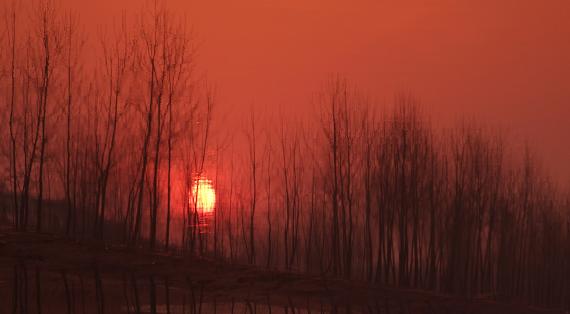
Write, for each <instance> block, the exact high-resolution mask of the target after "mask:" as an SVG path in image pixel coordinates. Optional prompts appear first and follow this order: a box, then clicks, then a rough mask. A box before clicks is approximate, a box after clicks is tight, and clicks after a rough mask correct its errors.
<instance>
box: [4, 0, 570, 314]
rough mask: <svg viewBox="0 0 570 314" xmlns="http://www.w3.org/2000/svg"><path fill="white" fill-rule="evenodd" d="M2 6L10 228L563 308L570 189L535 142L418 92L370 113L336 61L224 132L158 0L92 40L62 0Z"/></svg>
mask: <svg viewBox="0 0 570 314" xmlns="http://www.w3.org/2000/svg"><path fill="white" fill-rule="evenodd" d="M2 9H3V12H2V25H3V27H2V28H1V29H0V40H1V45H0V47H2V50H1V53H0V62H1V63H0V91H1V98H0V99H1V103H0V106H1V107H0V108H1V116H0V119H1V122H2V125H3V126H4V127H3V128H1V129H0V133H1V138H3V139H5V140H4V141H2V143H1V144H0V157H1V158H2V159H1V161H0V165H1V167H0V169H1V170H0V171H1V172H0V175H1V181H0V189H1V190H0V192H1V193H2V199H1V203H0V205H1V206H2V208H1V209H0V210H1V212H0V220H2V222H3V224H9V225H12V226H14V227H15V228H16V229H17V230H20V231H35V232H53V233H60V234H62V235H65V236H67V237H70V238H72V239H75V240H78V241H83V240H96V241H102V242H106V243H114V244H122V245H127V246H131V247H144V248H148V249H151V250H163V251H164V250H165V251H169V252H171V253H176V254H195V255H199V256H209V257H214V258H217V259H221V260H225V261H227V262H229V263H244V264H252V265H257V266H258V267H265V268H268V269H279V270H287V271H297V272H306V273H310V274H319V275H322V276H328V277H335V278H345V279H357V280H363V281H367V282H369V283H371V284H377V285H382V286H395V287H405V288H419V289H425V290H431V291H438V292H445V293H451V294H457V295H464V296H480V295H491V296H497V297H498V298H503V299H508V300H515V301H519V302H528V303H530V304H534V305H540V306H547V307H570V304H569V302H570V301H569V300H570V198H569V196H568V194H567V193H566V192H565V191H561V190H560V188H559V187H558V186H557V185H556V184H554V183H553V182H552V181H550V180H549V178H548V176H547V175H546V174H545V173H544V172H543V171H542V170H541V169H540V167H539V163H538V162H537V161H536V160H537V157H536V156H535V155H534V154H533V152H532V151H531V150H530V149H526V150H525V151H524V152H523V153H522V154H520V153H518V152H515V151H514V150H513V149H512V147H510V146H509V145H508V144H509V143H508V141H507V140H506V139H505V138H503V137H502V136H501V134H498V133H497V132H494V131H491V130H489V129H487V128H483V127H480V126H478V125H477V124H476V123H471V124H470V123H460V124H457V126H456V127H455V128H452V129H449V130H442V129H439V128H436V127H434V126H433V125H432V123H431V122H430V120H429V115H428V114H425V113H423V112H422V107H421V106H420V104H419V102H418V101H417V100H416V99H415V98H414V97H413V96H411V95H407V94H400V95H397V96H396V97H395V99H394V103H393V106H391V107H390V109H385V110H384V109H382V110H384V111H381V110H380V108H384V107H383V106H380V105H379V104H376V103H374V102H372V101H370V100H369V99H367V98H366V97H364V96H363V95H362V94H360V93H359V92H358V90H357V88H356V87H355V86H352V85H351V84H350V83H349V82H348V81H347V80H345V79H343V78H342V77H332V78H331V79H329V81H327V84H326V86H325V87H324V88H323V90H322V91H321V93H320V94H319V96H318V97H317V101H316V104H315V107H316V108H315V109H316V110H315V114H314V115H312V116H311V117H308V118H307V119H306V120H304V119H299V118H286V117H285V116H283V115H278V114H276V115H271V114H267V115H263V114H260V113H257V112H253V111H251V114H250V115H249V117H248V119H247V121H245V122H244V124H243V125H244V128H243V129H240V130H230V129H228V128H227V127H225V126H224V125H221V124H217V123H216V117H217V116H216V115H217V114H218V112H217V111H216V97H215V96H216V93H215V90H214V89H213V88H212V87H211V86H210V85H209V84H208V83H207V82H206V81H205V79H203V78H202V77H200V76H199V75H197V74H196V73H195V71H194V69H195V59H196V58H195V55H196V54H195V51H196V48H195V47H196V44H195V42H194V40H193V38H192V34H191V32H190V31H189V29H188V28H187V24H186V21H184V20H183V19H181V18H179V17H178V16H176V15H175V14H173V13H172V12H169V11H168V10H167V9H166V8H165V6H164V5H163V4H162V3H161V2H148V3H147V5H146V6H144V8H143V9H142V10H141V11H140V13H138V14H133V15H128V16H122V17H120V18H118V19H116V23H114V25H113V27H109V28H107V29H104V30H103V31H102V32H101V33H100V34H99V35H98V37H97V38H96V39H91V40H90V41H88V40H87V36H86V35H85V33H84V32H83V31H82V26H81V24H80V18H79V17H78V16H77V15H75V14H74V13H70V12H66V11H64V10H63V9H61V8H59V7H58V6H57V3H56V2H52V1H39V2H34V3H33V5H30V6H27V5H24V4H22V3H20V2H17V1H14V2H10V3H8V4H7V5H6V6H5V7H4V8H2ZM88 42H90V43H91V45H88V44H87V43H88ZM88 49H89V51H88ZM247 110H250V109H244V110H243V111H247ZM202 177H207V178H208V179H209V180H211V181H212V184H213V186H214V187H215V190H216V208H215V211H214V212H213V213H212V216H211V217H207V218H204V217H203V214H202V213H201V212H200V210H199V208H197V207H198V206H197V204H198V199H197V196H196V195H192V193H191V191H192V188H193V185H194V184H196V183H197V184H200V182H201V181H200V178H202ZM205 220H206V221H205Z"/></svg>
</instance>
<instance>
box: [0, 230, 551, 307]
mask: <svg viewBox="0 0 570 314" xmlns="http://www.w3.org/2000/svg"><path fill="white" fill-rule="evenodd" d="M272 312H275V313H289V312H291V313H405V314H412V313H562V312H560V311H558V312H557V311H546V310H540V309H533V308H528V307H525V306H522V305H521V306H518V305H512V304H506V303H501V302H494V301H492V300H487V299H480V298H479V299H467V298H458V297H445V296H440V295H435V294H429V293H423V292H418V291H409V290H401V289H388V288H377V287H370V286H367V285H365V284H363V283H358V282H349V281H341V280H328V279H323V278H321V277H310V276H301V275H296V274H291V273H284V272H276V271H262V270H256V269H253V268H250V267H244V266H233V265H227V264H223V263H220V262H214V261H210V260H205V259H197V258H191V257H175V256H166V255H160V254H150V253H145V252H141V251H137V250H133V249H127V248H120V247H102V246H100V245H95V244H84V243H83V244H77V243H74V242H72V241H70V240H66V239H63V238H59V237H55V236H52V235H38V234H31V233H17V232H12V231H0V313H173V314H174V313H193V314H196V313H272Z"/></svg>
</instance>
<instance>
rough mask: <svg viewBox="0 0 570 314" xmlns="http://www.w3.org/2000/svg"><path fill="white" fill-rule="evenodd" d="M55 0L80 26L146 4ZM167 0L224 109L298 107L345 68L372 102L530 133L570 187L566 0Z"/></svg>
mask: <svg viewBox="0 0 570 314" xmlns="http://www.w3.org/2000/svg"><path fill="white" fill-rule="evenodd" d="M63 1H64V3H65V6H68V7H71V8H74V9H75V10H76V11H77V12H78V13H79V14H80V15H81V17H82V21H83V23H84V24H85V27H86V29H87V30H88V31H93V30H94V29H95V26H94V25H100V24H102V23H105V22H106V21H108V19H107V18H106V16H117V15H118V14H119V13H120V12H121V10H126V11H135V12H136V11H138V10H139V9H140V4H141V3H142V1H140V0H122V1H120V0H97V1H76V0H63ZM167 2H168V3H169V6H170V7H171V8H173V9H175V10H176V11H178V12H180V13H182V14H186V15H187V16H188V20H189V22H190V23H191V24H192V25H193V27H194V29H195V32H196V35H197V37H198V39H199V40H200V43H201V44H200V49H199V66H200V67H201V69H202V70H203V71H206V72H207V75H208V78H209V79H210V81H212V82H214V83H215V84H216V85H217V88H218V94H219V101H220V102H221V105H222V106H224V107H225V108H232V109H231V110H229V111H226V112H231V113H233V114H236V113H239V111H240V108H250V107H251V106H252V104H253V105H255V106H257V107H267V108H269V109H271V108H278V107H279V106H287V107H292V108H294V109H295V110H298V111H299V112H300V113H302V112H303V110H304V109H303V108H306V105H307V104H310V102H311V96H312V95H313V94H314V93H315V92H316V91H319V88H320V87H321V86H322V84H323V82H324V81H325V80H326V79H327V77H328V75H329V74H331V73H341V74H343V75H345V76H346V77H348V78H349V79H350V80H351V81H352V82H353V83H354V84H356V85H358V86H359V87H360V88H361V89H362V90H363V91H364V92H366V93H367V94H368V95H369V96H370V97H372V98H374V99H377V100H378V101H379V103H380V104H387V103H389V102H390V100H391V99H392V96H393V95H394V93H396V92H400V91H411V92H412V93H414V94H415V95H416V96H417V97H418V98H420V99H421V100H422V102H423V103H424V104H425V105H427V106H428V108H429V110H430V111H432V113H433V117H434V120H436V121H438V122H441V123H442V124H447V123H448V122H449V121H455V120H457V119H458V118H461V117H468V118H471V117H475V118H477V119H478V120H480V121H485V122H486V123H487V122H488V123H487V124H490V125H492V126H494V127H498V128H503V129H506V130H507V132H508V133H509V134H510V136H511V138H514V139H515V141H516V142H518V143H523V140H524V138H528V139H529V141H530V142H531V145H532V146H533V147H535V149H536V150H537V151H539V154H540V156H541V157H542V160H543V162H544V164H545V165H546V167H547V168H548V169H550V170H551V171H552V172H553V173H554V176H555V178H556V179H558V180H560V181H562V182H564V183H566V182H570V163H569V162H568V161H570V145H569V140H568V135H570V1H568V0H545V1H538V0H479V1H471V0H469V1H468V0H464V1H461V0H437V1H427V0H424V1H422V0H398V1H396V0H389V1H386V0H353V1H348V0H167ZM92 36H94V35H92ZM236 116H237V114H236ZM230 119H231V117H230ZM235 119H237V118H235Z"/></svg>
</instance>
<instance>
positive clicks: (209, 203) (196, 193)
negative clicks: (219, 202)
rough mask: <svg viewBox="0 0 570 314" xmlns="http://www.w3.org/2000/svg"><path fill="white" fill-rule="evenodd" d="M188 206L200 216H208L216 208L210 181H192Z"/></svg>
mask: <svg viewBox="0 0 570 314" xmlns="http://www.w3.org/2000/svg"><path fill="white" fill-rule="evenodd" d="M190 205H191V206H192V207H193V208H196V210H197V211H198V213H200V214H209V213H212V212H213V211H214V208H215V207H216V191H215V190H214V187H213V186H212V181H210V180H208V179H206V178H204V177H200V178H198V179H196V180H194V185H193V186H192V192H191V193H190Z"/></svg>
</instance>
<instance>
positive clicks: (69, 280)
mask: <svg viewBox="0 0 570 314" xmlns="http://www.w3.org/2000/svg"><path fill="white" fill-rule="evenodd" d="M333 301H334V300H323V299H318V298H311V297H309V296H307V297H301V298H299V297H298V296H296V297H289V296H286V295H280V296H272V295H261V296H260V295H259V294H256V295H255V296H253V295H252V296H248V291H247V289H240V290H236V291H231V289H228V290H225V291H221V290H212V289H210V288H209V287H208V283H207V282H203V281H202V282H200V281H193V280H192V279H191V278H167V277H163V276H153V275H145V274H140V273H134V272H122V271H114V272H107V273H102V272H100V271H99V270H98V268H97V265H96V264H93V265H90V266H88V267H81V266H75V267H72V266H71V267H66V268H54V267H44V266H42V265H41V262H37V261H19V262H16V263H9V262H1V263H0V305H1V306H0V313H70V314H71V313H82V314H83V313H86V314H87V313H97V314H102V313H171V314H178V313H180V314H182V313H192V314H197V313H204V314H210V313H364V312H369V311H368V310H367V308H366V307H365V308H361V309H355V308H351V306H337V305H334V302H333Z"/></svg>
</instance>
